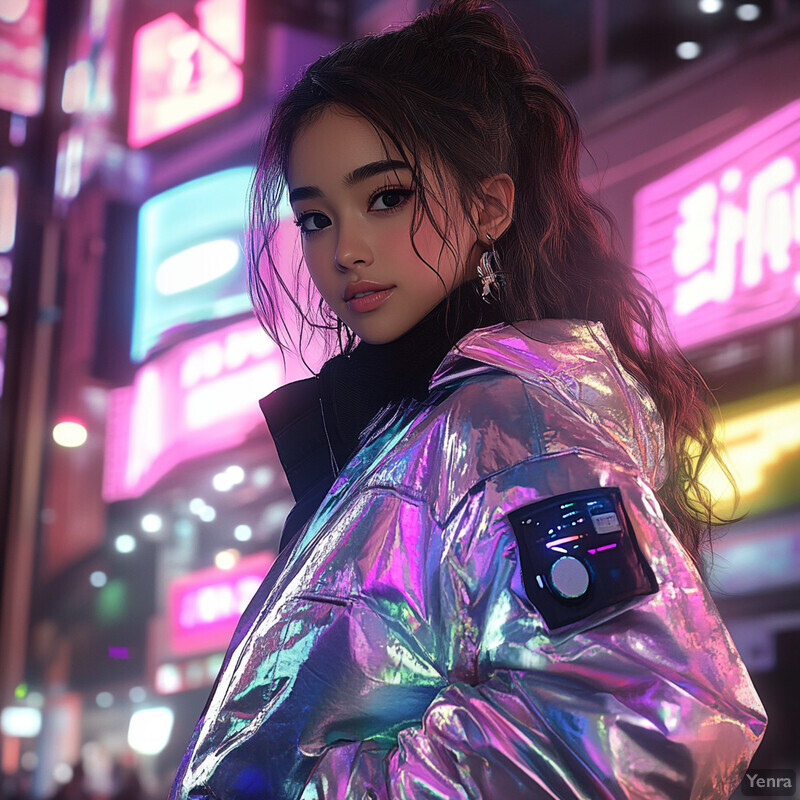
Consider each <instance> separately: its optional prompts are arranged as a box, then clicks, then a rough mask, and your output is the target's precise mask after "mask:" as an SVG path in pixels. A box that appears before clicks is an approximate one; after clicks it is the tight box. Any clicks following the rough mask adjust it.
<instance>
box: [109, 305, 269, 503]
mask: <svg viewBox="0 0 800 800" xmlns="http://www.w3.org/2000/svg"><path fill="white" fill-rule="evenodd" d="M284 377H285V373H284V369H283V365H282V361H281V358H280V354H279V352H278V349H277V347H276V346H275V344H274V343H273V342H272V341H271V340H270V339H269V338H268V337H267V336H266V334H265V333H264V332H263V330H262V329H261V327H260V326H259V325H258V323H257V322H256V321H255V320H245V321H244V322H239V323H237V324H235V325H230V326H228V327H227V328H223V329H222V330H219V331H214V332H213V333H209V334H206V335H204V336H200V337H197V338H196V339H193V340H191V341H188V342H183V343H181V344H179V345H176V346H175V347H173V348H172V349H171V350H169V351H168V352H167V353H165V354H164V355H161V356H158V357H156V358H154V359H152V360H151V361H150V362H149V363H148V364H147V365H146V366H144V367H142V368H141V369H140V370H139V372H138V373H137V375H136V379H135V380H134V383H133V386H128V387H123V388H121V389H115V390H113V391H112V392H111V394H110V397H109V404H110V405H109V414H108V425H107V435H106V459H105V474H104V479H103V495H104V497H105V498H106V499H107V500H120V499H122V498H125V497H138V496H139V495H140V494H142V493H143V492H144V491H146V490H147V489H148V488H149V487H151V486H152V485H153V484H154V483H155V482H156V481H157V480H159V479H160V478H161V477H163V476H164V475H166V474H167V472H169V471H170V470H171V469H172V468H173V467H175V466H176V465H177V464H180V463H182V462H184V461H188V460H190V459H192V458H196V457H198V456H201V455H205V454H207V453H213V452H216V451H218V450H222V449H226V448H228V447H234V446H236V445H237V444H240V443H241V442H242V441H244V440H245V438H246V437H247V436H248V435H249V433H250V432H251V431H252V430H253V429H254V428H256V427H258V426H260V425H263V418H262V416H261V412H260V410H259V407H258V400H259V398H261V397H263V396H264V395H266V394H269V392H271V391H272V390H273V389H275V388H277V387H278V386H279V385H280V383H281V382H282V381H283V380H284Z"/></svg>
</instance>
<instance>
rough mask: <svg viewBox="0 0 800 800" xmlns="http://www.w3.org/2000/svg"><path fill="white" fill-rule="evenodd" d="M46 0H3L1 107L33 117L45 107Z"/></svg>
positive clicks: (0, 17)
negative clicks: (8, 0)
mask: <svg viewBox="0 0 800 800" xmlns="http://www.w3.org/2000/svg"><path fill="white" fill-rule="evenodd" d="M44 10H45V0H16V2H0V108H4V109H6V110H7V111H13V112H16V113H17V114H24V115H25V116H28V117H32V116H34V115H36V114H38V113H39V112H40V111H41V110H42V97H43V84H44V67H45V56H46V52H47V51H46V48H45V39H44Z"/></svg>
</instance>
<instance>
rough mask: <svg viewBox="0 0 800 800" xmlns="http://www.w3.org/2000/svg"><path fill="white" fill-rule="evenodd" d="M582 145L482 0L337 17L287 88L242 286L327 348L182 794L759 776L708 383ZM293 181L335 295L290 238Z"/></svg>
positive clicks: (277, 396)
mask: <svg viewBox="0 0 800 800" xmlns="http://www.w3.org/2000/svg"><path fill="white" fill-rule="evenodd" d="M579 146H580V138H579V130H578V126H577V122H576V119H575V115H574V112H573V110H572V109H571V107H570V105H569V103H568V101H567V100H566V99H565V97H564V95H563V94H562V93H561V91H560V89H559V88H558V87H557V86H556V85H555V84H554V83H553V81H552V80H550V79H549V78H548V77H547V76H546V75H544V74H543V73H542V72H541V70H539V68H538V67H537V65H536V63H535V61H534V58H533V56H532V55H531V53H530V51H529V49H528V48H527V46H526V45H525V44H524V43H523V40H522V39H521V37H520V35H519V32H518V31H517V30H516V29H514V28H513V27H512V26H511V25H510V24H509V23H508V22H506V21H505V20H504V19H503V18H501V17H500V16H498V15H497V14H496V13H495V12H493V11H491V10H489V9H487V8H485V7H484V4H483V3H482V2H480V0H444V2H440V3H438V4H437V5H436V6H435V8H434V10H433V11H431V12H430V13H428V14H425V15H423V16H421V17H420V18H419V19H417V20H416V21H415V22H414V23H413V24H411V25H409V26H408V27H406V28H403V29H402V30H398V31H393V32H390V33H385V34H383V35H380V36H373V37H367V38H365V39H362V40H360V41H357V42H354V43H352V44H347V45H344V46H343V47H341V48H339V49H338V50H336V51H335V52H334V53H332V54H330V55H328V56H326V57H324V58H321V59H320V60H319V61H317V62H316V63H315V64H313V65H312V66H311V67H309V68H308V70H307V71H306V73H305V74H304V76H303V77H302V78H301V79H300V81H299V82H298V83H297V84H296V85H295V86H294V87H293V88H292V89H291V90H289V91H288V92H287V93H286V94H285V95H284V97H283V98H282V99H281V101H280V102H279V103H278V105H277V106H276V108H275V110H274V113H273V116H272V121H271V125H270V128H269V131H268V133H267V136H266V139H265V142H264V146H263V149H262V155H261V159H260V162H259V164H258V170H257V175H256V179H255V184H254V210H253V219H252V237H253V238H252V242H253V247H252V251H253V252H252V259H251V260H252V264H251V268H252V269H251V279H252V282H251V285H252V289H253V296H254V300H255V303H256V309H257V311H258V312H259V315H260V317H261V319H262V321H263V322H264V324H265V327H266V328H267V330H268V331H269V332H270V334H271V335H272V337H273V338H274V339H275V340H276V341H282V340H283V339H284V338H285V335H286V333H287V331H289V330H291V321H289V320H287V319H285V318H284V317H283V316H282V309H283V308H284V307H285V306H286V304H287V298H288V299H289V300H291V301H292V302H293V303H294V305H295V308H296V309H297V311H298V313H299V315H300V317H301V320H302V322H303V325H304V326H305V327H303V325H301V334H302V333H303V331H308V330H309V327H310V329H311V330H312V331H317V332H319V331H321V332H322V333H330V334H334V333H335V334H337V337H336V340H337V341H338V344H339V349H340V352H339V354H338V355H336V356H335V357H333V358H332V359H330V360H329V361H328V362H327V363H326V364H325V365H324V367H323V368H322V370H321V372H320V374H319V375H318V376H315V377H314V378H310V379H308V380H305V381H301V382H299V383H295V384H291V385H289V386H285V387H283V388H282V389H280V390H278V391H277V392H275V393H274V394H273V395H271V396H270V397H268V398H266V399H265V401H263V403H262V405H263V408H264V411H265V414H266V417H267V421H268V424H269V426H270V429H271V431H272V434H273V437H274V439H275V441H276V445H277V447H278V453H279V455H280V457H281V460H282V462H283V464H284V466H285V467H286V471H287V475H288V477H289V481H290V484H291V486H292V489H293V491H294V494H295V497H296V499H297V501H298V502H297V505H296V507H295V509H294V511H293V512H292V514H291V515H290V517H289V519H288V520H287V524H286V529H285V531H284V536H283V539H282V551H281V554H280V556H279V558H278V560H277V562H276V565H275V566H274V568H273V569H272V571H271V572H270V574H269V575H268V576H267V578H266V580H265V582H264V584H263V586H262V587H261V589H260V590H259V592H258V593H257V595H256V597H255V598H254V600H253V602H252V604H251V605H250V607H249V609H248V610H247V611H246V612H245V614H244V616H243V618H242V621H241V623H240V625H239V628H238V630H237V633H236V634H235V636H234V639H233V642H232V643H231V647H230V649H229V652H228V655H227V657H226V660H225V663H224V665H223V668H222V670H221V672H220V676H219V678H218V680H217V683H216V685H215V687H214V689H213V691H212V695H211V698H210V700H209V703H208V705H207V707H206V709H205V712H204V714H203V716H202V718H201V720H200V722H199V723H198V726H197V728H196V731H195V734H194V736H193V738H192V741H191V743H190V745H189V749H188V751H187V753H186V756H185V758H184V761H183V763H182V765H181V768H180V771H179V773H178V776H177V779H176V782H175V786H174V790H173V795H172V796H173V797H175V798H201V797H202V798H206V797H207V798H254V799H255V798H259V800H261V799H262V798H303V799H304V800H311V799H312V798H319V800H322V798H325V800H331V798H359V800H360V799H361V798H380V799H381V800H383V799H384V798H385V799H387V800H388V798H414V799H415V800H418V799H420V798H447V799H448V800H449V799H450V798H559V799H560V800H567V798H591V800H600V799H601V798H614V800H619V798H724V797H728V796H729V795H730V794H731V792H732V791H733V790H734V788H735V787H736V785H737V783H738V781H739V780H740V779H741V777H742V773H743V771H744V769H745V768H746V766H747V764H748V763H749V760H750V757H751V756H752V754H753V752H754V750H755V748H756V747H757V745H758V743H759V740H760V738H761V736H762V734H763V731H764V726H765V716H764V712H763V709H762V707H761V704H760V703H759V700H758V698H757V696H756V694H755V692H754V690H753V687H752V685H751V683H750V680H749V677H748V675H747V672H746V671H745V669H744V667H743V665H742V663H741V661H740V659H739V657H738V654H737V653H736V650H735V648H734V646H733V644H732V642H731V640H730V638H729V636H728V633H727V632H726V630H725V628H724V626H723V625H722V623H721V621H720V618H719V616H718V613H717V611H716V609H715V607H714V604H713V602H712V600H711V598H710V596H709V592H708V590H707V588H706V586H705V584H704V582H703V579H702V577H701V574H700V571H699V570H700V568H701V545H702V542H703V538H704V536H706V535H707V532H708V528H709V525H710V523H711V522H712V521H713V515H712V512H711V509H710V505H709V504H708V502H707V501H706V500H705V499H704V498H705V497H706V495H704V494H703V492H702V487H701V486H700V484H699V481H698V469H699V467H700V465H701V464H702V463H703V461H704V460H705V458H706V457H707V456H708V455H709V454H711V455H714V454H715V452H716V451H715V448H714V443H713V439H712V430H713V426H712V421H711V417H710V414H709V411H708V406H707V402H706V401H707V397H706V390H705V388H704V386H703V383H702V381H701V380H700V378H699V377H698V376H697V375H696V373H695V372H694V371H693V370H692V369H691V367H690V366H689V365H688V364H687V362H686V361H685V360H684V359H683V357H682V356H681V355H680V354H678V353H677V352H676V351H675V350H674V349H672V348H670V347H669V344H668V342H669V339H668V337H667V336H666V335H664V334H660V333H659V325H658V321H659V320H660V319H661V318H662V317H661V314H660V312H659V310H658V306H657V304H656V302H655V300H654V299H653V298H652V296H651V295H649V294H648V292H647V291H645V290H644V289H643V288H642V287H641V286H640V285H639V283H638V282H637V280H636V277H635V275H634V274H633V272H632V270H631V269H630V268H629V267H628V266H626V265H625V264H624V263H622V261H621V260H620V259H619V258H618V257H617V256H616V254H615V252H614V249H613V247H612V245H611V243H610V234H609V228H608V226H607V224H606V223H607V220H606V218H605V216H604V214H603V211H602V210H601V209H600V208H599V207H598V206H597V205H596V204H595V203H594V202H593V201H592V200H591V199H590V198H589V197H588V196H587V195H586V194H585V193H584V192H583V190H582V189H581V186H580V183H579V180H578V167H577V161H578V152H579ZM285 192H288V196H289V199H290V202H291V205H292V209H293V212H294V215H295V219H296V222H297V225H298V227H299V229H300V235H301V241H302V261H303V262H304V264H305V268H306V269H307V271H308V274H309V275H310V277H311V279H312V281H313V284H314V286H315V287H316V290H317V291H318V300H317V301H316V302H315V301H314V300H313V298H311V299H309V302H308V303H306V302H304V301H303V297H304V294H303V292H302V291H301V286H302V280H301V276H302V275H303V273H301V272H300V266H299V265H297V271H296V272H294V273H292V275H293V276H294V277H288V278H287V277H286V276H287V275H289V274H290V273H289V271H288V269H287V265H286V264H285V263H278V260H277V256H276V253H275V247H274V243H275V240H276V238H277V237H276V234H277V230H278V219H279V214H280V212H279V207H280V205H281V203H282V198H283V196H284V193H285ZM285 257H286V253H285V251H284V253H283V258H284V259H285ZM692 448H694V450H693V449H692ZM692 453H694V454H695V455H694V456H693V455H692Z"/></svg>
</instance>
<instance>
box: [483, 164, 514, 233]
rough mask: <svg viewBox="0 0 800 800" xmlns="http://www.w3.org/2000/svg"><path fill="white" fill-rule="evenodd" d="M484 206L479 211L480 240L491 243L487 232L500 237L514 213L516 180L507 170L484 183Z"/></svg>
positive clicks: (509, 223)
mask: <svg viewBox="0 0 800 800" xmlns="http://www.w3.org/2000/svg"><path fill="white" fill-rule="evenodd" d="M481 185H482V186H483V191H484V201H483V207H482V208H481V209H480V211H479V213H478V234H479V236H480V240H481V241H482V242H484V243H485V244H486V245H487V246H488V245H489V241H488V238H487V236H486V234H487V233H488V234H489V235H490V236H491V237H492V238H493V239H499V238H500V237H501V236H502V235H503V234H504V233H505V232H506V230H507V229H508V226H509V225H511V221H512V218H513V213H514V181H512V180H511V176H510V175H507V174H506V173H505V172H501V173H500V174H499V175H493V176H492V177H491V178H486V179H485V180H484V181H483V182H482V184H481Z"/></svg>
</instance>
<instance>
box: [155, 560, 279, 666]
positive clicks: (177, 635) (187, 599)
mask: <svg viewBox="0 0 800 800" xmlns="http://www.w3.org/2000/svg"><path fill="white" fill-rule="evenodd" d="M274 560H275V556H274V554H272V553H269V552H263V553H255V554H253V555H250V556H245V557H244V558H242V559H240V560H239V562H238V563H237V564H236V565H235V566H234V567H232V568H231V569H229V570H220V569H217V568H213V567H211V568H208V569H203V570H200V571H198V572H193V573H191V574H189V575H184V576H183V577H180V578H177V579H176V580H174V581H173V582H172V584H171V585H170V587H169V590H168V598H169V599H168V620H167V624H168V641H169V649H170V651H171V652H172V654H173V655H174V656H187V655H195V654H197V653H211V652H214V651H215V650H224V649H225V648H226V647H227V646H228V643H229V642H230V639H231V636H232V635H233V631H234V629H235V627H236V623H237V622H238V621H239V617H241V615H242V613H243V612H244V610H245V608H247V604H248V603H249V602H250V600H251V599H252V597H253V595H254V594H255V593H256V590H257V589H258V587H259V586H260V585H261V581H263V580H264V576H265V575H266V574H267V572H268V571H269V568H270V567H271V566H272V562H273V561H274Z"/></svg>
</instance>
